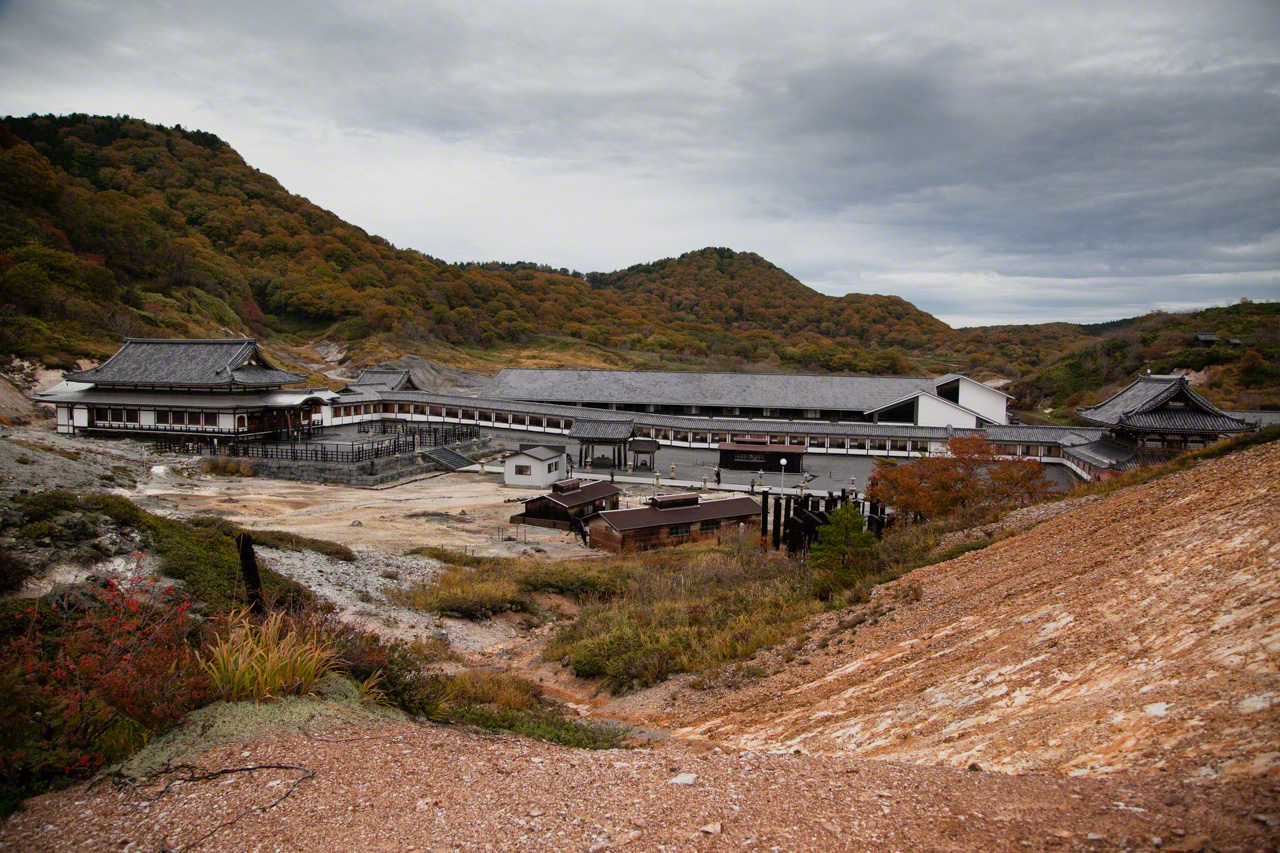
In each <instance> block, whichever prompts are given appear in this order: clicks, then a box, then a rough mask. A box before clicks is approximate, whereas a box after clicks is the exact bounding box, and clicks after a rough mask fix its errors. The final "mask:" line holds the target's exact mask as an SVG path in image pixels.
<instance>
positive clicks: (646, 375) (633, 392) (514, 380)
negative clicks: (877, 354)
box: [480, 367, 936, 412]
mask: <svg viewBox="0 0 1280 853" xmlns="http://www.w3.org/2000/svg"><path fill="white" fill-rule="evenodd" d="M935 381H936V380H933V379H928V378H923V377H906V376H814V375H808V374H781V373H691V372H690V373H686V372H681V371H667V370H564V369H537V368H522V367H508V368H506V369H504V370H503V371H501V372H500V373H499V374H498V375H497V376H495V377H494V378H493V379H492V380H491V381H490V382H489V384H488V385H486V386H485V387H484V390H483V391H481V392H480V396H482V397H497V398H499V399H506V400H539V401H542V402H561V403H563V402H570V401H583V402H591V403H625V404H631V405H644V404H655V405H686V404H688V403H690V402H691V401H696V404H697V405H700V406H739V407H750V408H768V409H836V410H847V411H864V412H865V411H872V410H874V409H878V408H880V407H881V406H885V405H887V404H889V403H893V402H895V401H897V400H901V399H903V398H904V397H909V396H911V395H912V394H917V393H920V392H925V393H929V394H933V393H934V386H935Z"/></svg>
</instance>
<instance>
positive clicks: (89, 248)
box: [0, 115, 957, 372]
mask: <svg viewBox="0 0 1280 853" xmlns="http://www.w3.org/2000/svg"><path fill="white" fill-rule="evenodd" d="M592 278H593V282H592V283H588V282H587V281H586V280H585V277H579V276H573V275H567V274H563V271H555V270H552V269H550V268H548V267H541V266H536V265H533V264H517V265H498V264H494V265H480V264H450V263H446V262H444V261H441V260H439V259H436V258H433V257H431V256H429V255H426V254H422V253H420V252H416V251H411V250H406V249H398V248H396V247H394V246H392V245H391V244H390V243H389V242H387V241H386V240H384V239H382V238H379V237H376V236H373V235H370V234H368V233H366V232H365V231H363V230H361V229H360V228H358V227H356V226H355V225H352V224H350V223H347V222H344V221H342V220H341V219H339V218H338V217H337V216H334V215H333V214H332V213H329V212H328V211H326V210H323V209H321V208H319V207H317V206H316V205H314V204H311V203H310V202H308V201H307V200H306V199H304V198H301V197H299V196H295V195H292V194H290V193H289V192H288V191H287V190H286V189H285V188H284V187H282V186H281V185H280V184H279V183H278V182H277V181H276V180H275V179H273V178H272V177H271V176H269V175H266V174H263V173H262V172H260V171H258V170H256V169H254V168H252V167H251V166H249V165H248V164H246V163H245V162H244V160H243V159H242V158H241V157H240V156H239V155H238V154H237V153H236V152H235V151H234V150H233V149H232V148H231V147H230V146H229V145H227V144H226V143H225V142H223V141H222V140H221V139H219V138H218V137H217V136H215V135H213V134H210V133H205V132H201V131H192V130H186V129H183V128H182V127H172V128H168V127H159V126H156V125H152V124H148V123H146V122H143V121H140V120H137V119H131V118H128V117H113V118H108V117H98V116H85V115H72V116H64V117H53V116H31V117H27V118H7V119H3V120H0V355H18V356H23V357H27V358H38V359H41V360H43V361H45V362H46V363H49V364H55V365H69V364H70V363H71V362H72V360H73V359H75V358H78V357H91V358H94V357H100V356H102V355H104V354H106V353H109V352H111V351H112V350H113V349H114V348H115V346H116V345H117V344H118V342H119V339H120V338H121V337H122V336H126V335H132V336H158V337H168V336H180V335H202V334H204V335H207V334H229V333H230V334H239V333H244V334H253V335H257V336H259V337H262V338H265V339H268V340H270V341H273V342H275V343H276V344H278V345H279V346H282V347H286V348H288V347H290V346H293V347H301V346H302V345H303V344H305V343H306V342H308V341H315V340H322V339H323V340H332V341H345V342H350V343H352V348H351V353H352V356H353V357H355V358H357V359H358V358H359V357H361V355H362V354H370V353H386V352H387V351H388V350H392V351H404V352H417V353H419V354H423V355H436V356H439V355H440V354H441V353H442V352H443V353H445V354H446V355H447V354H449V353H452V354H454V355H458V356H459V357H461V356H463V355H466V354H468V353H469V354H472V355H474V354H476V353H480V354H481V355H482V356H483V354H484V353H499V354H500V356H501V357H504V358H505V357H507V356H513V357H514V356H517V355H520V354H527V353H528V352H534V351H553V350H554V351H558V352H562V353H563V352H568V353H569V355H568V356H565V357H566V358H568V359H569V360H572V359H573V358H575V357H578V356H577V355H575V354H583V353H604V354H608V356H609V358H611V359H612V358H618V359H621V360H622V363H637V362H640V363H642V362H643V360H644V359H645V358H650V357H653V358H656V355H655V356H650V355H649V354H656V353H662V354H663V356H665V357H675V358H677V359H679V358H681V357H683V358H686V359H691V360H697V359H701V360H706V359H709V358H710V359H712V360H714V361H716V362H718V363H721V364H724V365H740V366H748V364H747V363H748V362H763V363H768V364H782V365H786V366H789V367H793V368H794V367H803V368H813V367H816V368H825V369H831V370H853V371H873V372H906V371H909V370H915V369H922V367H923V366H924V365H926V364H928V363H930V362H931V361H932V360H934V359H936V358H937V357H939V356H951V355H954V354H955V345H956V340H957V337H956V335H955V333H954V332H952V330H950V329H949V328H948V327H947V326H946V325H944V324H943V323H941V322H940V321H938V320H937V319H935V318H933V317H931V316H930V315H928V314H926V313H924V312H922V311H919V310H918V309H916V308H914V307H913V306H911V305H910V304H908V303H906V302H904V301H902V300H900V299H895V298H892V297H883V296H861V295H851V296H846V297H843V298H839V299H837V298H834V297H829V296H824V295H821V294H819V293H817V292H815V291H813V290H811V289H809V288H807V287H805V286H804V285H803V284H801V283H800V282H798V281H796V280H795V279H794V278H793V277H791V276H789V275H787V274H786V273H785V272H783V271H782V270H780V269H778V268H777V267H774V266H773V265H772V264H769V263H768V262H766V261H764V260H763V259H761V258H759V257H757V256H755V255H749V254H737V253H734V252H731V251H729V250H727V249H706V250H703V251H700V252H693V253H690V254H688V255H685V256H682V257H681V258H677V259H675V260H668V261H659V262H657V263H654V264H647V265H642V266H639V267H633V268H632V269H629V270H624V271H622V272H617V273H610V274H605V275H600V276H592Z"/></svg>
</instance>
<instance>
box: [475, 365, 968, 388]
mask: <svg viewBox="0 0 1280 853" xmlns="http://www.w3.org/2000/svg"><path fill="white" fill-rule="evenodd" d="M508 370H537V371H541V372H546V373H550V372H552V371H558V372H562V373H670V374H672V375H674V376H811V377H813V378H814V379H912V380H923V381H925V382H932V381H934V379H935V378H936V377H929V376H894V375H886V374H882V373H795V372H787V371H783V370H766V371H762V372H756V371H746V370H661V369H656V368H655V369H644V370H633V369H621V370H620V369H618V368H614V367H504V368H502V370H499V371H498V375H501V374H503V373H505V372H507V371H508ZM960 375H961V376H963V374H960ZM497 378H498V377H497V376H494V379H497ZM965 378H966V379H968V378H969V377H965ZM973 381H977V380H973ZM979 384H981V383H979Z"/></svg>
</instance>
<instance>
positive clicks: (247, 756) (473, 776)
mask: <svg viewBox="0 0 1280 853" xmlns="http://www.w3.org/2000/svg"><path fill="white" fill-rule="evenodd" d="M194 763H195V764H196V765H198V766H199V767H201V768H203V769H205V770H226V769H233V768H247V767H253V766H258V765H269V764H283V765H291V766H292V767H294V768H296V769H288V770H282V769H261V770H254V771H252V772H233V773H229V774H226V775H224V776H220V777H216V778H212V779H209V780H207V781H199V782H191V783H180V784H176V785H171V786H170V787H169V789H168V790H167V792H164V793H161V789H162V788H163V785H164V783H165V782H167V781H172V780H173V779H174V778H178V777H177V776H176V775H171V776H168V777H165V778H164V779H161V780H158V781H157V782H155V783H152V784H150V785H140V786H138V787H137V788H136V789H135V788H130V787H119V786H114V785H112V784H111V783H99V784H98V785H96V786H95V787H94V788H92V789H90V790H86V788H85V786H78V787H77V788H74V789H71V790H68V791H65V792H61V793H58V794H52V795H46V796H43V797H39V798H37V799H34V800H31V801H29V802H28V804H27V810H26V811H25V812H20V813H18V814H15V815H13V816H12V817H11V818H10V819H9V820H8V822H6V823H5V824H4V825H3V826H0V847H2V848H3V849H6V850H24V851H58V850H108V849H111V850H134V851H138V850H173V851H178V850H188V849H202V850H377V851H382V850H397V851H400V850H438V851H448V850H582V851H595V853H599V851H603V850H607V849H615V848H624V847H625V848H626V849H627V850H635V851H646V850H647V851H674V850H729V849H736V850H768V851H783V850H877V851H883V850H946V851H953V850H954V851H986V850H1156V849H1163V850H1166V851H1169V850H1180V851H1187V850H1206V851H1208V850H1241V851H1255V850H1256V851H1262V850H1274V849H1276V843H1277V841H1278V840H1280V838H1278V836H1277V830H1276V829H1275V828H1274V826H1272V825H1271V824H1274V823H1277V818H1276V817H1275V814H1274V812H1275V811H1276V809H1277V802H1278V801H1277V793H1276V789H1275V786H1274V785H1259V784H1257V782H1256V781H1255V782H1252V783H1250V784H1240V785H1234V786H1233V785H1221V784H1219V785H1216V786H1214V787H1213V788H1200V787H1196V786H1189V785H1186V784H1185V783H1180V782H1176V781H1173V780H1170V779H1167V778H1163V779H1162V778H1160V777H1158V776H1157V777H1154V778H1153V777H1150V776H1148V777H1137V776H1115V777H1108V778H1103V779H1064V778H1062V777H1059V776H1050V775H1022V776H1016V775H1005V774H995V773H987V772H973V771H965V770H959V769H954V768H945V767H924V766H916V765H903V764H896V763H891V762H885V761H867V760H854V759H847V758H839V757H813V756H806V755H795V754H785V755H776V754H775V755H757V754H753V753H750V752H733V753H718V752H716V751H709V752H700V751H698V750H697V749H696V748H694V747H690V746H688V745H683V744H678V743H668V744H666V745H664V746H662V747H661V748H659V749H657V750H654V751H650V750H609V751H602V752H590V751H582V750H571V749H566V748H563V747H557V746H553V745H550V744H544V743H540V742H537V741H531V740H527V739H521V738H515V737H508V736H485V735H479V734H473V733H470V732H467V731H463V730H459V729H456V728H450V727H441V726H418V725H413V724H406V723H397V724H391V725H387V726H384V727H380V728H374V729H369V728H352V727H338V728H334V729H330V730H328V731H325V732H323V733H318V732H305V733H302V734H297V733H293V734H287V735H281V734H276V735H272V736H267V737H265V738H263V739H261V740H258V741H255V742H253V743H252V744H250V745H243V746H242V745H232V746H224V747H220V748H217V749H214V750H211V751H208V752H206V753H204V754H203V755H201V756H200V757H199V758H198V759H196V760H195V762H194ZM311 774H314V775H311ZM682 783H687V784H682ZM295 785H296V787H295ZM286 794H287V796H285V797H284V799H282V800H280V798H281V797H282V796H283V795H286ZM277 800H279V802H278V803H276V804H275V805H274V806H272V805H271V804H272V803H273V802H276V801H277Z"/></svg>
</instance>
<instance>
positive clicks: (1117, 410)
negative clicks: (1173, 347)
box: [1076, 376, 1253, 433]
mask: <svg viewBox="0 0 1280 853" xmlns="http://www.w3.org/2000/svg"><path fill="white" fill-rule="evenodd" d="M1174 402H1180V403H1182V404H1183V405H1181V406H1178V407H1175V406H1172V405H1170V404H1171V403H1174ZM1076 414H1077V415H1079V416H1080V417H1081V418H1082V419H1084V420H1086V421H1089V422H1090V423H1095V424H1099V425H1101V426H1106V427H1112V428H1116V429H1129V430H1134V431H1138V432H1194V433H1232V432H1248V431H1250V430H1252V429H1253V425H1252V424H1250V423H1248V422H1247V421H1244V420H1241V419H1240V418H1235V417H1232V416H1231V415H1228V414H1227V413H1226V412H1224V411H1222V410H1221V409H1219V408H1218V407H1217V406H1215V405H1213V404H1212V403H1210V402H1209V401H1208V400H1206V399H1205V398H1204V397H1201V396H1200V395H1199V394H1197V393H1196V392H1195V391H1194V390H1192V388H1191V383H1190V382H1188V381H1187V378H1186V377H1185V376H1139V377H1138V379H1137V380H1136V381H1135V382H1134V383H1133V384H1131V385H1129V387H1127V388H1125V389H1124V390H1123V391H1121V392H1120V393H1118V394H1116V395H1115V396H1114V397H1112V398H1111V399H1109V400H1107V401H1105V402H1102V403H1099V404H1098V405H1096V406H1084V407H1081V408H1079V409H1076Z"/></svg>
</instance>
